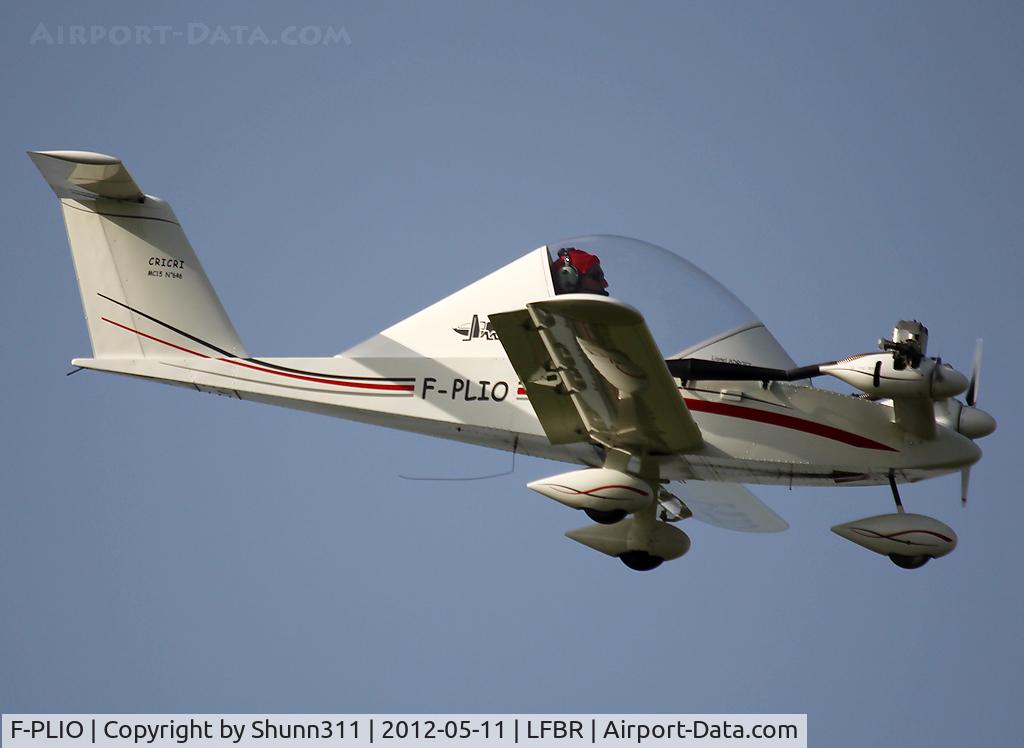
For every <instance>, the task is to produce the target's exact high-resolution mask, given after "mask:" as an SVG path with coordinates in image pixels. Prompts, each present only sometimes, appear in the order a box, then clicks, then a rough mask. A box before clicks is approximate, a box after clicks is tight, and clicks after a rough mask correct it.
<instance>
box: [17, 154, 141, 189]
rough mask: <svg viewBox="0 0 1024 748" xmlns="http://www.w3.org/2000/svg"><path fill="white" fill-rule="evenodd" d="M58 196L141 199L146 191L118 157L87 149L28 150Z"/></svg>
mask: <svg viewBox="0 0 1024 748" xmlns="http://www.w3.org/2000/svg"><path fill="white" fill-rule="evenodd" d="M28 155H29V157H30V158H31V159H32V161H34V162H35V165H36V166H37V167H38V168H39V171H41V172H42V174H43V177H44V178H45V179H46V181H47V182H48V183H49V185H50V187H52V188H53V191H54V192H56V193H57V197H59V198H62V199H63V198H71V199H73V200H96V199H100V198H102V199H105V200H127V201H130V202H142V201H143V199H144V198H145V195H143V194H142V190H140V189H139V185H137V184H135V180H134V179H132V177H131V175H130V174H129V173H128V170H127V169H125V168H124V164H122V163H121V162H120V161H119V160H118V159H116V158H114V157H113V156H105V155H103V154H102V153H89V152H88V151H29V154H28Z"/></svg>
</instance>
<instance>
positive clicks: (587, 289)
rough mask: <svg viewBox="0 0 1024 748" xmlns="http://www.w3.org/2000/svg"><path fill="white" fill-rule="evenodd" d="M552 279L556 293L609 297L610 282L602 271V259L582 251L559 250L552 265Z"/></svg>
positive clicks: (572, 249)
mask: <svg viewBox="0 0 1024 748" xmlns="http://www.w3.org/2000/svg"><path fill="white" fill-rule="evenodd" d="M551 277H552V279H553V280H554V282H555V293H594V294H600V295H601V296H607V295H608V291H607V290H606V289H607V288H608V281H607V280H605V277H604V271H603V270H601V260H600V258H598V257H597V255H592V254H590V252H584V251H583V250H582V249H576V248H575V247H567V248H566V249H560V250H558V257H557V258H556V259H555V261H554V262H552V263H551Z"/></svg>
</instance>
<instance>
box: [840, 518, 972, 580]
mask: <svg viewBox="0 0 1024 748" xmlns="http://www.w3.org/2000/svg"><path fill="white" fill-rule="evenodd" d="M832 532H834V533H835V534H836V535H838V536H839V537H841V538H846V539H847V540H849V541H851V542H854V543H856V544H857V545H859V546H862V547H864V548H867V549H868V550H869V551H874V552H875V553H880V554H881V555H883V556H888V557H889V558H890V559H891V560H892V561H893V563H895V564H896V565H897V566H901V567H903V568H906V569H916V568H918V567H920V566H924V564H925V563H926V562H927V561H929V560H930V559H933V558H941V557H942V556H945V555H946V554H947V553H950V552H951V551H952V550H953V549H954V548H956V540H957V538H956V533H955V532H953V529H952V528H951V527H950V526H949V525H947V524H945V523H944V522H940V521H939V520H937V519H935V518H934V517H927V516H925V515H923V514H909V513H906V512H898V513H894V514H879V515H877V516H875V517H865V518H864V519H858V520H854V521H853V522H847V523H845V524H842V525H836V526H835V527H833V528H832Z"/></svg>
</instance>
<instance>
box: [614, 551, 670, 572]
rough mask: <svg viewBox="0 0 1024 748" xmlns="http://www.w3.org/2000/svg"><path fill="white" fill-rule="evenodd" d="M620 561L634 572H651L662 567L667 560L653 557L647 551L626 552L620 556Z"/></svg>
mask: <svg viewBox="0 0 1024 748" xmlns="http://www.w3.org/2000/svg"><path fill="white" fill-rule="evenodd" d="M619 560H620V561H622V563H624V564H625V565H626V566H628V567H629V568H630V569H632V570H633V571H650V570H651V569H657V568H658V567H659V566H661V564H662V562H663V561H664V560H665V559H663V558H662V557H661V556H652V555H651V554H650V553H648V552H647V551H626V552H625V553H622V554H620V555H619Z"/></svg>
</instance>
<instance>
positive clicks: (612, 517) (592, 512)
mask: <svg viewBox="0 0 1024 748" xmlns="http://www.w3.org/2000/svg"><path fill="white" fill-rule="evenodd" d="M583 511H584V512H585V513H586V515H587V516H588V517H590V518H591V519H592V520H594V521H595V522H596V523H597V524H599V525H614V524H615V523H616V522H621V521H622V520H624V519H625V518H626V517H627V516H628V515H629V512H627V511H626V510H625V509H610V510H608V511H603V510H601V509H584V510H583Z"/></svg>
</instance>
